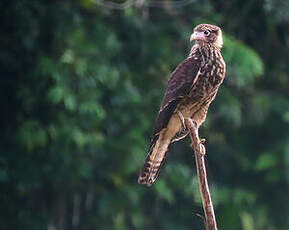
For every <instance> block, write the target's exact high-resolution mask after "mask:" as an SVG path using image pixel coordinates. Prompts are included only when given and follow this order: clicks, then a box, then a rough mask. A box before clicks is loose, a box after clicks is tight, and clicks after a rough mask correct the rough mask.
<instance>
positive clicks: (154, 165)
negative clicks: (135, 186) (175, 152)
mask: <svg viewBox="0 0 289 230" xmlns="http://www.w3.org/2000/svg"><path fill="white" fill-rule="evenodd" d="M161 142H162V143H161ZM168 145H169V143H164V142H163V141H161V138H160V136H159V135H156V136H155V137H154V138H153V140H152V142H151V145H150V148H149V153H148V156H147V157H146V159H145V164H144V166H143V168H142V170H141V172H140V175H139V178H138V183H139V184H145V185H147V186H151V185H152V184H153V183H154V181H155V180H156V179H157V176H158V174H159V171H160V168H161V166H162V164H163V162H164V159H165V155H166V153H167V151H168Z"/></svg>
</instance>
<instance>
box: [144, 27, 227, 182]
mask: <svg viewBox="0 0 289 230" xmlns="http://www.w3.org/2000/svg"><path fill="white" fill-rule="evenodd" d="M190 41H195V44H194V46H193V47H192V48H191V51H190V53H189V56H188V57H187V58H186V59H185V60H184V61H183V62H182V63H180V64H179V65H178V67H177V68H176V69H175V71H174V72H173V73H172V74H171V77H170V79H169V81H168V86H167V89H166V92H165V96H164V99H163V102H162V104H161V107H160V110H159V113H158V117H157V119H156V124H155V129H154V132H153V137H152V141H151V144H150V147H149V152H148V156H147V158H146V159H145V164H144V167H143V169H142V170H141V172H140V175H139V178H138V183H139V184H145V185H148V186H151V185H152V184H153V182H154V181H155V180H156V178H157V176H158V173H159V170H160V167H161V165H162V164H163V162H164V159H165V156H166V153H167V151H168V147H169V145H170V144H171V143H173V142H175V141H178V140H180V139H182V138H184V137H186V136H187V135H188V133H189V132H188V129H187V128H186V127H185V123H184V119H185V118H191V119H192V120H193V121H194V122H195V123H196V125H197V127H198V128H199V127H200V126H201V124H202V123H203V122H204V121H205V119H206V115H207V112H208V108H209V106H210V104H211V102H212V101H213V100H214V99H215V97H216V94H217V91H218V88H219V86H220V85H221V84H222V82H223V80H224V78H225V72H226V64H225V62H224V59H223V57H222V54H221V48H222V45H223V38H222V30H221V29H220V28H219V27H218V26H215V25H210V24H200V25H198V26H196V27H195V28H194V32H193V34H192V35H191V37H190Z"/></svg>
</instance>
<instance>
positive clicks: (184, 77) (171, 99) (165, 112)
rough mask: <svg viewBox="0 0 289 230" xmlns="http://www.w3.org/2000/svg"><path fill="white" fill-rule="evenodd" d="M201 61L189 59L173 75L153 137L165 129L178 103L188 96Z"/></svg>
mask: <svg viewBox="0 0 289 230" xmlns="http://www.w3.org/2000/svg"><path fill="white" fill-rule="evenodd" d="M200 66H201V60H200V59H194V58H192V57H188V58H187V59H185V60H184V61H183V62H182V63H181V64H179V65H178V67H177V68H176V69H175V71H174V72H173V73H172V75H171V77H170V80H169V82H168V87H167V90H166V93H165V96H164V99H163V102H162V104H161V108H160V111H159V114H158V117H157V120H156V125H155V130H154V132H153V136H155V135H157V134H158V133H159V132H160V131H161V130H162V129H163V128H165V127H166V126H167V124H168V122H169V120H170V118H171V116H172V114H173V113H174V111H175V109H176V107H177V105H178V103H179V102H180V101H181V99H182V98H183V97H184V96H185V95H187V94H188V93H189V91H190V89H191V87H192V85H193V83H194V80H195V79H196V77H197V75H198V72H199V70H200Z"/></svg>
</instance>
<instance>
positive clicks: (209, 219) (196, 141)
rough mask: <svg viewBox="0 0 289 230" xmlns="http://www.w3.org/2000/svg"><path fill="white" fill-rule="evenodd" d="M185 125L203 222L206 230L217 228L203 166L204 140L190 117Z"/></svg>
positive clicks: (215, 229)
mask: <svg viewBox="0 0 289 230" xmlns="http://www.w3.org/2000/svg"><path fill="white" fill-rule="evenodd" d="M185 123H186V127H187V128H188V129H189V131H190V137H191V140H192V144H191V147H192V148H193V150H194V152H195V158H196V167H197V173H198V180H199V188H200V192H201V195H202V203H203V208H204V212H205V222H206V229H207V230H217V229H218V228H217V222H216V218H215V212H214V207H213V203H212V199H211V194H210V190H209V186H208V180H207V172H206V166H205V157H204V156H205V154H206V149H205V146H204V145H203V143H204V141H205V140H200V138H199V130H198V127H197V125H196V124H195V123H194V122H193V121H192V120H191V119H190V118H186V119H185Z"/></svg>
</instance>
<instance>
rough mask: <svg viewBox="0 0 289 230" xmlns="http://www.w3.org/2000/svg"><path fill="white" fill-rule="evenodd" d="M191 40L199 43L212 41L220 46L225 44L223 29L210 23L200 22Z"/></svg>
mask: <svg viewBox="0 0 289 230" xmlns="http://www.w3.org/2000/svg"><path fill="white" fill-rule="evenodd" d="M190 41H196V42H199V43H211V44H213V45H215V46H216V47H218V48H222V46H223V36H222V30H221V29H220V27H218V26H214V25H210V24H200V25H198V26H196V27H195V29H194V33H193V34H192V35H191V38H190Z"/></svg>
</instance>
